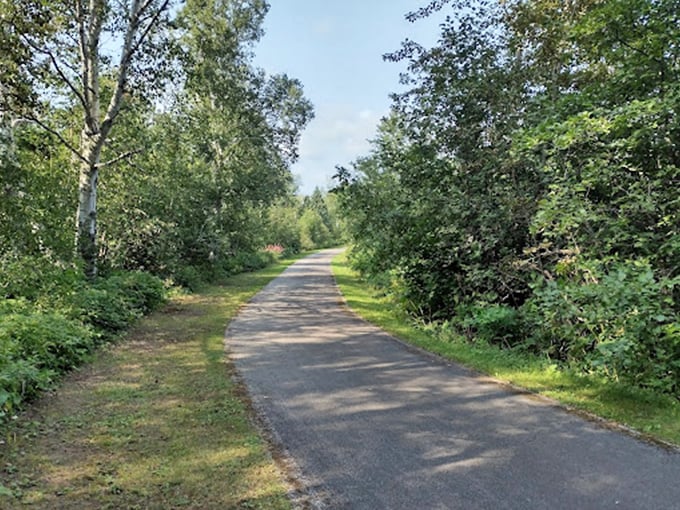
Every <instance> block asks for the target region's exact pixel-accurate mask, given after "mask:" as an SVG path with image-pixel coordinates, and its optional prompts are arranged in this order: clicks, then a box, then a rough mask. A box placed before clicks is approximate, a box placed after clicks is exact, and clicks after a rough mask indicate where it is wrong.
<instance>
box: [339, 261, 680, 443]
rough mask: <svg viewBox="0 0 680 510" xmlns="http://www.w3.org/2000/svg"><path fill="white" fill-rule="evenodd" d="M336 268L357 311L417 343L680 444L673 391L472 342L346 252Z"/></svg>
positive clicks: (679, 421) (678, 411)
mask: <svg viewBox="0 0 680 510" xmlns="http://www.w3.org/2000/svg"><path fill="white" fill-rule="evenodd" d="M333 273H334V275H335V279H336V281H337V282H338V285H339V286H340V289H341V291H342V293H343V295H344V296H345V299H346V301H347V304H348V306H349V307H350V308H351V309H352V310H354V311H355V312H356V313H357V314H358V315H359V316H361V317H363V318H364V319H365V320H367V321H368V322H371V323H373V324H375V325H377V326H379V327H381V328H383V329H384V330H386V331H388V332H389V333H391V334H393V335H395V336H396V337H398V338H400V339H402V340H404V341H406V342H408V343H410V344H412V345H415V346H417V347H420V348H422V349H424V350H427V351H430V352H433V353H436V354H438V355H440V356H442V357H444V358H447V359H450V360H454V361H457V362H459V363H461V364H463V365H466V366H468V367H470V368H472V369H474V370H477V371H479V372H482V373H484V374H488V375H490V376H492V377H494V378H496V379H498V380H500V381H503V382H507V383H510V384H512V385H515V386H518V387H521V388H524V389H526V390H529V391H531V392H534V393H539V394H542V395H545V396H547V397H550V398H552V399H554V400H557V401H558V402H560V403H562V404H564V405H566V406H568V407H571V408H573V409H575V410H581V411H586V412H587V413H592V414H594V415H596V416H599V417H601V418H604V419H606V420H609V421H611V422H614V423H617V424H622V425H624V426H625V427H628V428H630V429H633V430H634V431H637V432H638V433H639V434H640V435H641V436H642V437H643V438H646V439H648V440H652V441H657V442H661V443H671V444H674V445H680V403H679V402H678V401H677V400H676V399H674V398H673V397H671V396H668V395H660V394H657V393H654V392H652V391H647V390H643V389H640V388H635V387H630V386H626V385H624V384H617V383H613V382H609V381H606V380H604V379H602V378H596V377H590V376H583V375H580V374H575V373H573V372H570V371H567V370H560V369H557V368H556V366H555V365H554V364H553V363H551V362H550V361H549V360H546V359H538V358H536V357H534V356H530V355H528V354H522V353H519V352H516V351H509V350H503V349H500V348H498V347H495V346H491V345H488V344H485V343H483V342H469V341H467V340H465V339H463V338H461V337H459V336H455V335H452V334H450V333H446V334H444V333H443V332H441V331H438V330H437V328H436V327H427V326H422V325H418V324H416V323H415V322H414V321H413V320H412V319H410V318H409V317H408V316H406V315H405V314H402V313H400V312H399V311H398V307H395V306H394V303H393V302H391V301H390V300H389V298H387V297H385V296H381V295H380V294H379V293H378V291H377V290H376V289H374V288H372V287H371V286H370V285H369V284H367V283H366V282H364V281H362V280H361V278H360V277H359V276H358V275H357V273H356V272H354V271H352V269H351V268H350V267H349V265H348V263H347V258H346V254H341V255H339V256H337V257H336V258H335V259H334V260H333Z"/></svg>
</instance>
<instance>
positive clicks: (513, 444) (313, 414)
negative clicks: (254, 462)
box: [226, 250, 680, 510]
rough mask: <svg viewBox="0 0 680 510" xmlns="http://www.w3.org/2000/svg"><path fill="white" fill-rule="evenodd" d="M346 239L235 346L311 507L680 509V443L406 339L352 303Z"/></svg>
mask: <svg viewBox="0 0 680 510" xmlns="http://www.w3.org/2000/svg"><path fill="white" fill-rule="evenodd" d="M337 253H338V250H327V251H323V252H321V253H318V254H315V255H312V256H310V257H307V258H305V259H303V260H301V261H299V262H297V263H296V264H294V265H292V266H291V267H289V268H288V269H287V270H286V271H285V272H284V273H283V274H282V275H281V276H280V277H278V278H277V279H275V280H274V281H272V282H271V283H270V284H269V285H268V286H267V287H266V288H265V289H263V290H262V292H260V293H259V294H258V295H257V296H256V297H255V298H254V299H253V300H252V301H251V302H250V303H249V304H248V305H247V306H246V307H245V308H244V309H243V310H242V312H241V313H240V314H239V316H238V317H237V318H236V319H235V320H234V321H233V322H232V323H231V324H230V326H229V328H228V330H227V340H226V342H227V350H228V352H229V353H230V356H231V357H232V359H233V360H234V361H235V363H236V366H237V369H238V372H239V374H240V376H241V377H242V379H243V381H244V382H245V384H246V385H247V388H248V391H249V394H250V396H251V398H252V400H253V402H254V405H255V407H256V408H257V410H258V411H259V413H261V414H262V416H263V419H264V421H265V423H266V424H267V428H269V429H270V433H271V434H272V436H273V438H274V440H275V442H276V443H278V444H279V445H280V447H281V448H282V449H283V451H284V452H285V455H286V456H287V458H288V459H289V460H290V461H291V462H292V463H293V464H294V466H295V470H296V473H297V477H298V479H299V481H300V483H301V484H303V485H304V489H305V491H306V492H307V493H309V494H311V495H312V499H311V500H312V506H316V507H320V508H321V507H322V508H347V509H367V510H369V509H370V510H379V509H409V510H410V509H414V510H417V509H423V510H429V509H465V510H472V509H494V510H497V509H517V510H531V509H569V510H581V509H597V510H605V509H617V510H622V509H631V510H633V509H634V510H641V509H643V510H646V509H651V510H654V509H669V510H670V509H680V454H677V453H673V452H669V451H667V450H664V449H662V448H659V447H657V446H653V445H650V444H647V443H644V442H642V441H639V440H637V439H635V438H633V437H630V436H628V435H626V434H623V433H620V432H617V431H612V430H609V429H607V428H605V427H602V426H600V425H598V424H596V423H593V422H591V421H588V420H584V419H582V418H580V417H578V416H576V415H574V414H571V413H569V412H566V411H565V410H563V409H561V408H559V407H557V406H555V405H551V403H550V402H549V401H547V400H544V399H539V398H535V397H531V396H527V395H523V394H519V393H517V392H514V391H512V390H510V389H508V388H506V387H504V386H501V385H499V384H495V383H493V382H492V381H489V380H488V379H485V378H483V377H479V376H477V375H475V374H474V373H471V372H470V371H468V370H466V369H464V368H462V367H460V366H457V365H455V364H451V363H448V362H445V361H442V360H439V359H436V358H434V357H432V356H428V355H425V354H423V353H420V352H418V351H417V350H414V349H410V348H408V347H406V346H404V345H403V344H401V343H400V342H398V341H396V340H394V339H393V338H392V337H390V336H389V335H388V334H386V333H384V332H383V331H381V330H380V329H378V328H376V327H374V326H371V325H369V324H367V323H365V322H363V321H362V320H360V319H359V318H357V317H356V316H354V315H353V314H352V313H351V312H349V311H348V310H347V308H346V307H345V306H344V304H343V300H342V297H341V295H340V294H339V291H338V290H337V287H336V285H335V282H334V280H333V277H332V274H331V271H330V260H331V258H332V257H333V256H334V255H335V254H337Z"/></svg>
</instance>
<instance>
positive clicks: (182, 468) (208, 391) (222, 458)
mask: <svg viewBox="0 0 680 510" xmlns="http://www.w3.org/2000/svg"><path fill="white" fill-rule="evenodd" d="M289 262H290V261H289ZM285 265H286V264H285V263H281V264H278V265H276V266H273V267H270V268H267V269H265V270H262V271H258V272H255V273H249V274H242V275H239V276H236V277H233V278H231V279H229V280H228V281H227V282H225V283H224V285H222V286H213V287H207V288H205V289H203V290H202V291H201V292H199V293H196V294H193V295H185V296H177V297H175V298H173V299H172V300H171V302H170V303H169V305H168V306H166V307H165V308H163V309H162V310H160V311H159V312H156V313H154V314H152V315H151V316H149V317H147V318H145V319H143V320H142V321H140V322H139V323H138V324H137V326H136V327H134V328H133V329H132V330H131V331H130V333H129V334H128V335H127V337H126V338H125V340H124V341H123V342H121V343H119V344H118V345H116V346H114V347H111V348H109V349H108V350H105V351H101V352H99V353H98V354H97V355H96V356H95V359H94V361H93V362H92V363H90V364H88V365H87V366H85V367H83V368H82V369H80V370H79V371H78V372H75V373H72V374H71V375H70V376H69V377H67V378H66V379H65V381H64V383H63V385H62V386H61V387H60V389H59V390H58V391H57V392H56V393H54V394H51V395H46V396H45V397H44V398H42V399H41V400H39V401H38V402H36V403H35V404H34V405H32V406H31V408H30V410H28V411H27V412H26V413H24V414H23V415H22V416H20V419H19V420H17V421H16V422H15V423H13V424H10V425H8V426H6V427H5V428H4V430H3V431H2V432H3V437H4V440H3V441H2V444H1V445H0V484H1V485H0V508H8V509H9V508H17V507H18V506H23V505H26V506H29V507H30V508H45V509H48V508H49V509H52V508H60V509H82V508H97V509H107V508H108V509H136V508H139V509H173V508H193V509H199V508H200V509H218V508H219V509H226V508H244V509H245V508H248V509H256V508H261V509H267V510H269V509H287V508H290V504H289V501H288V499H287V495H286V494H287V488H286V487H285V485H284V484H283V483H282V481H281V480H282V479H281V474H280V473H279V471H278V470H277V468H276V466H275V464H274V462H273V461H272V460H271V458H270V456H269V454H268V452H267V445H266V444H265V443H264V442H263V440H262V439H261V438H260V436H259V434H258V432H257V430H256V429H255V428H254V427H253V425H252V423H251V414H250V409H249V408H248V405H247V403H246V399H245V398H244V394H243V390H242V388H240V387H239V385H238V384H235V383H234V381H233V380H232V378H231V377H230V376H231V375H232V373H233V367H232V365H231V364H230V363H229V362H228V361H227V360H226V359H225V355H224V346H223V336H224V330H225V327H226V324H227V322H228V321H229V320H230V319H231V318H232V317H233V316H234V315H235V314H236V312H237V311H238V309H239V307H240V306H241V305H242V304H243V303H244V302H245V301H247V300H248V299H249V298H250V297H251V296H253V295H254V294H255V293H256V292H257V291H258V290H259V289H260V288H261V287H262V286H263V285H265V284H266V283H267V282H268V281H269V280H271V279H272V278H273V277H274V276H276V275H277V274H278V273H279V272H280V271H281V270H283V268H284V267H285Z"/></svg>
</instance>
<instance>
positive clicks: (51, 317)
mask: <svg viewBox="0 0 680 510" xmlns="http://www.w3.org/2000/svg"><path fill="white" fill-rule="evenodd" d="M93 346H94V342H93V334H92V332H91V331H90V330H89V329H87V328H86V327H84V326H82V325H81V324H79V323H78V322H75V321H73V320H69V319H67V318H66V317H64V316H62V315H59V314H55V313H51V314H41V313H29V314H18V313H13V314H7V315H4V316H3V318H2V322H0V419H1V418H5V417H6V416H8V415H9V414H11V413H12V412H14V410H15V409H16V408H17V407H18V406H19V405H20V404H21V403H22V402H23V401H25V400H27V399H29V398H32V397H34V396H35V395H36V394H37V393H38V392H39V391H41V390H45V389H47V388H49V387H50V386H51V384H52V382H53V380H54V378H55V377H56V375H58V374H60V373H63V372H66V371H68V370H70V369H72V368H74V367H76V366H77V365H79V364H80V363H81V362H82V361H83V359H84V358H85V357H86V356H87V354H88V353H89V352H90V351H91V350H92V348H93Z"/></svg>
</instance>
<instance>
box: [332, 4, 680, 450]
mask: <svg viewBox="0 0 680 510" xmlns="http://www.w3.org/2000/svg"><path fill="white" fill-rule="evenodd" d="M434 9H446V10H447V12H449V14H450V16H449V18H448V19H447V21H446V22H445V23H443V25H442V27H441V34H440V39H439V42H438V44H437V45H436V46H435V47H433V48H429V49H428V48H423V47H421V46H418V45H417V44H415V43H413V42H406V43H404V45H403V47H402V48H401V50H399V51H397V52H395V53H393V54H391V55H388V56H387V58H388V59H391V60H402V61H405V62H407V63H408V66H409V67H408V69H409V71H408V73H407V74H406V75H405V76H404V79H403V81H404V83H405V84H406V86H407V90H406V91H405V92H402V93H399V94H395V95H394V96H393V106H392V112H391V114H390V115H389V116H388V117H387V118H385V119H384V121H383V122H382V124H381V126H380V128H379V132H378V135H377V137H376V139H375V141H374V142H373V145H372V150H371V153H370V154H368V155H367V156H366V157H365V158H361V159H359V160H358V161H357V162H356V163H355V164H354V165H353V167H352V168H340V169H339V170H338V173H337V176H336V177H337V180H338V186H337V196H338V197H339V201H340V203H341V210H342V211H343V216H344V217H345V219H346V221H347V231H348V233H349V242H350V243H351V244H352V245H353V248H352V250H351V253H350V262H351V264H352V266H353V267H354V268H355V269H357V270H358V271H359V272H360V273H361V275H362V276H363V277H364V278H365V279H366V280H367V281H368V282H370V283H371V284H374V285H376V286H377V287H379V288H381V289H382V291H383V292H384V293H386V294H387V295H389V296H391V298H392V299H393V300H394V302H395V303H397V304H398V305H399V306H400V307H401V308H402V309H404V310H405V311H406V312H407V313H408V314H409V315H410V316H412V317H414V318H415V319H416V320H417V321H418V322H420V323H422V324H424V325H425V329H428V330H430V331H432V332H433V333H434V332H436V336H437V337H439V338H442V339H444V344H443V345H448V347H447V349H454V348H455V349H458V348H462V346H461V345H460V344H461V339H465V340H466V341H467V342H468V344H469V346H468V348H467V350H466V351H465V352H466V353H468V354H465V356H470V355H472V353H474V352H476V351H477V350H479V349H481V350H482V351H484V352H487V351H488V352H489V353H496V354H495V355H498V356H500V358H502V359H504V360H506V359H507V360H511V359H519V360H521V363H525V360H528V359H534V360H535V363H536V365H535V366H537V367H548V369H549V371H548V372H545V373H546V374H547V373H550V374H552V375H550V377H551V378H552V379H553V380H554V381H555V385H556V386H563V385H566V386H568V387H570V388H574V389H575V391H576V390H577V389H578V388H580V387H582V388H583V389H582V390H578V392H581V394H584V393H588V392H591V393H594V394H597V393H606V394H612V392H613V393H614V394H616V393H617V392H619V390H617V389H616V388H621V390H620V392H627V391H628V390H627V389H624V388H638V389H639V390H640V391H639V393H637V392H634V393H631V395H635V396H634V397H631V399H630V400H628V401H627V402H629V404H624V403H623V402H621V403H620V405H621V406H622V407H624V406H628V407H631V409H632V411H633V412H634V413H643V412H646V410H647V408H646V407H645V406H646V404H645V402H646V401H647V400H648V398H652V399H656V398H658V399H659V400H658V402H668V404H667V405H668V406H669V407H668V409H669V412H672V413H677V405H678V404H677V402H676V403H675V404H671V402H673V401H674V400H676V399H678V398H680V201H679V200H680V195H679V194H678V189H680V145H679V144H678V140H680V115H678V113H679V112H680V85H679V84H680V46H678V44H677V41H678V40H679V38H680V20H679V18H678V16H679V13H680V9H679V8H678V2H677V0H659V1H656V0H655V1H652V0H634V1H630V0H625V1H623V0H597V1H594V0H593V1H591V0H584V1H577V2H552V1H544V0H518V1H509V2H500V1H495V0H488V1H487V0H479V1H473V2H467V1H465V2H463V1H459V0H444V1H436V2H430V3H429V5H427V6H426V8H424V9H421V10H419V11H417V12H415V13H412V14H411V15H410V16H409V18H410V19H411V20H412V21H416V20H417V19H418V18H420V17H423V16H427V15H429V13H431V12H432V10H434ZM448 339H455V341H454V342H450V341H448ZM437 345H439V344H437ZM489 346H491V347H489ZM489 349H491V350H489ZM461 356H463V355H462V354H461ZM498 370H499V369H498V368H497V367H495V366H494V367H493V370H492V372H494V373H495V372H496V371H498ZM504 370H505V369H504ZM541 370H543V369H541ZM546 370H547V369H546ZM572 380H573V381H574V382H571V381H572ZM522 384H523V383H522ZM536 385H538V383H536V384H529V386H530V387H535V386H536ZM631 391H632V390H631ZM578 392H577V393H578ZM645 395H652V396H653V395H656V397H646V396H645ZM573 398H575V399H579V398H581V397H573ZM598 398H600V397H597V398H595V400H593V402H595V401H597V399H598ZM602 398H604V397H602ZM634 402H637V404H636V405H637V407H636V405H633V403H634ZM593 405H595V404H593ZM664 405H666V404H664ZM673 406H675V407H673ZM606 414H607V415H609V416H612V415H615V413H614V406H611V408H610V410H609V411H608V412H607V413H606ZM651 416H655V413H651V414H650V418H649V419H650V421H649V422H648V423H645V420H644V419H639V420H637V421H635V420H632V419H631V420H629V419H628V418H626V420H624V421H626V422H629V423H630V422H632V421H635V423H637V426H638V427H639V428H641V429H643V430H644V429H645V428H646V427H650V426H651V427H656V425H657V423H656V422H655V421H654V418H652V417H651ZM667 437H671V438H674V440H675V441H677V433H670V432H669V433H668V435H667Z"/></svg>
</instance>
